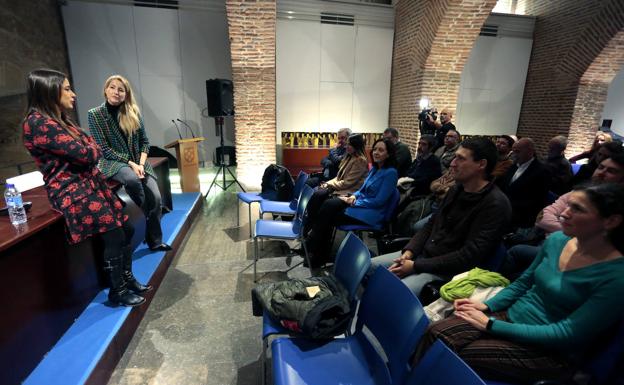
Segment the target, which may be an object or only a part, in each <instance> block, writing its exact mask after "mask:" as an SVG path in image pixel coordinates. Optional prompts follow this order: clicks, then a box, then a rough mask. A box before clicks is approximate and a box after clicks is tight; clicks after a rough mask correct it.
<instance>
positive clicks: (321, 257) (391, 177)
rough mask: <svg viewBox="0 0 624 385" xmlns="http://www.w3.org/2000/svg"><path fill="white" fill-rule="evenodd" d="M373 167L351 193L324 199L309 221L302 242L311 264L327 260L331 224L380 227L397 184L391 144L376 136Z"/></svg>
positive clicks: (332, 227) (393, 151) (394, 157)
mask: <svg viewBox="0 0 624 385" xmlns="http://www.w3.org/2000/svg"><path fill="white" fill-rule="evenodd" d="M371 158H372V159H373V167H372V169H371V170H370V171H369V173H368V176H367V178H366V180H365V181H364V184H363V185H362V187H360V189H359V190H357V191H356V192H355V193H354V194H353V195H351V196H348V197H347V196H338V197H335V198H330V199H328V200H326V201H325V202H324V203H323V204H322V205H321V208H320V210H319V212H318V215H317V216H316V219H315V220H314V221H313V222H312V223H311V228H312V230H311V231H310V233H309V235H308V237H307V239H306V245H307V249H308V251H309V253H310V260H311V263H312V264H313V266H318V265H322V264H323V263H325V262H328V261H329V252H330V249H331V244H330V242H331V238H332V236H331V234H332V231H333V229H334V226H338V225H343V224H366V225H369V226H380V225H381V224H382V221H383V219H384V216H385V212H386V210H387V207H388V205H389V204H390V200H391V198H392V196H393V195H394V193H395V189H396V183H397V179H398V176H397V171H396V168H395V166H396V152H395V147H394V143H392V142H391V141H390V140H387V139H379V140H377V141H375V143H374V144H373V150H372V151H371Z"/></svg>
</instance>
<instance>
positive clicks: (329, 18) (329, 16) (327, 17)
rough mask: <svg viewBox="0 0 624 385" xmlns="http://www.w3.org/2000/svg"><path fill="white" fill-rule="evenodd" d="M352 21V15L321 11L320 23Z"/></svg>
mask: <svg viewBox="0 0 624 385" xmlns="http://www.w3.org/2000/svg"><path fill="white" fill-rule="evenodd" d="M354 21H355V17H354V16H353V15H347V14H341V13H329V12H321V23H323V24H340V25H353V24H354Z"/></svg>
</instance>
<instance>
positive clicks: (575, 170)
mask: <svg viewBox="0 0 624 385" xmlns="http://www.w3.org/2000/svg"><path fill="white" fill-rule="evenodd" d="M570 166H572V175H576V174H578V172H579V170H580V169H581V165H580V164H576V163H572V164H571V165H570Z"/></svg>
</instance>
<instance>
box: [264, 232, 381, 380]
mask: <svg viewBox="0 0 624 385" xmlns="http://www.w3.org/2000/svg"><path fill="white" fill-rule="evenodd" d="M370 265H371V255H370V251H369V250H368V247H366V245H365V244H364V242H362V240H361V239H359V238H358V237H357V236H356V235H355V234H353V233H351V232H350V233H349V234H347V236H346V237H345V239H344V240H343V241H342V243H341V244H340V248H339V249H338V254H337V256H336V262H335V263H334V270H333V274H334V276H335V277H336V278H337V279H338V281H339V282H340V283H341V284H342V286H344V288H345V289H346V290H347V292H348V293H349V300H350V301H351V309H352V310H353V313H355V309H356V307H357V300H356V294H357V290H358V288H359V287H360V283H361V282H362V279H363V278H364V276H365V275H366V273H367V272H368V270H369V269H370ZM288 333H289V331H288V330H286V329H284V328H283V327H282V326H281V325H280V324H279V323H278V322H276V321H274V320H273V319H271V318H269V316H267V314H266V313H264V314H263V316H262V358H261V361H262V369H263V371H262V372H263V377H262V379H263V383H264V379H265V378H266V351H267V349H268V347H269V346H268V342H269V337H270V336H272V335H277V334H288Z"/></svg>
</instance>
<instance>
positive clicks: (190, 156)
mask: <svg viewBox="0 0 624 385" xmlns="http://www.w3.org/2000/svg"><path fill="white" fill-rule="evenodd" d="M194 150H195V149H194V148H185V149H184V161H185V162H186V163H193V161H194V160H195V151H194Z"/></svg>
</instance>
